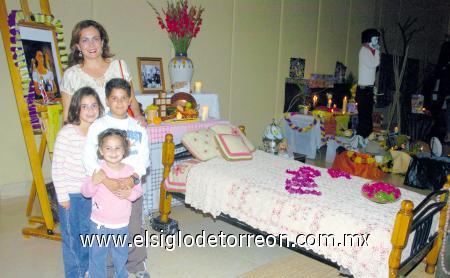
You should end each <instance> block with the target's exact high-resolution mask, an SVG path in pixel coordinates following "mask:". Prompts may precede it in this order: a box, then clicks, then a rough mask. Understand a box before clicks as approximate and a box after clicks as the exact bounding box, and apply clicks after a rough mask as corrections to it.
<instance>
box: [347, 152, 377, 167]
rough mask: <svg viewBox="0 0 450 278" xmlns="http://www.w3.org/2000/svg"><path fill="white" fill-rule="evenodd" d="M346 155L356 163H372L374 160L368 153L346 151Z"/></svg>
mask: <svg viewBox="0 0 450 278" xmlns="http://www.w3.org/2000/svg"><path fill="white" fill-rule="evenodd" d="M347 156H348V157H349V158H350V160H351V161H352V162H354V163H356V164H373V163H375V162H376V160H375V158H374V157H373V156H372V155H369V154H363V153H357V152H354V151H347Z"/></svg>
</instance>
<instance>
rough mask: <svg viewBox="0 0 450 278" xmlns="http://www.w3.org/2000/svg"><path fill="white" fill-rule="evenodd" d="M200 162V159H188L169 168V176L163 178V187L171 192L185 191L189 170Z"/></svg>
mask: <svg viewBox="0 0 450 278" xmlns="http://www.w3.org/2000/svg"><path fill="white" fill-rule="evenodd" d="M198 163H200V160H197V159H190V160H186V161H183V162H180V163H178V164H177V165H175V166H173V167H172V169H170V172H169V176H168V177H167V178H166V179H165V180H164V187H165V188H166V190H167V191H171V192H182V193H184V192H186V182H187V177H188V174H189V170H190V169H191V168H192V166H194V165H196V164H198Z"/></svg>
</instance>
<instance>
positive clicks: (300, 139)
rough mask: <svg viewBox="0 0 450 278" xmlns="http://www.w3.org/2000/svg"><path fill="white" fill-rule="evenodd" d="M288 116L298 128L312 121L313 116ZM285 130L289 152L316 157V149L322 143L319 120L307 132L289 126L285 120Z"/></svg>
mask: <svg viewBox="0 0 450 278" xmlns="http://www.w3.org/2000/svg"><path fill="white" fill-rule="evenodd" d="M290 117H291V118H290V119H291V121H292V123H293V124H294V125H296V126H298V127H300V128H301V127H305V126H307V125H309V124H311V123H313V121H314V117H313V116H311V115H301V114H296V115H292V116H290ZM285 132H286V139H287V142H288V145H289V152H290V153H292V152H296V153H301V154H305V155H306V156H307V157H308V158H309V159H315V158H316V152H317V149H319V148H320V147H321V145H322V142H321V134H320V121H317V123H316V124H315V125H314V126H313V128H312V129H311V130H309V131H307V132H298V131H297V130H294V129H292V128H291V127H289V125H288V124H287V122H285Z"/></svg>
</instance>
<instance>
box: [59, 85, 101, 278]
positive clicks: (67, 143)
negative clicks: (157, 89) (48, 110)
mask: <svg viewBox="0 0 450 278" xmlns="http://www.w3.org/2000/svg"><path fill="white" fill-rule="evenodd" d="M103 111H104V110H103V106H102V104H101V102H100V99H99V97H98V95H97V93H96V92H95V91H94V89H92V88H90V87H83V88H80V89H79V90H77V91H76V92H75V94H74V95H73V97H72V99H71V101H70V107H69V111H68V118H67V122H68V124H66V125H65V126H64V127H63V128H62V129H61V130H60V131H59V133H58V136H57V138H56V142H55V148H54V152H53V163H52V178H53V184H54V185H55V189H56V195H57V198H58V203H59V218H60V224H61V235H62V251H63V261H64V272H65V277H84V276H85V273H86V272H87V270H88V265H89V248H86V247H83V246H82V245H81V242H80V234H89V226H90V222H89V217H90V214H91V200H90V199H87V198H84V197H83V196H82V195H81V193H80V189H81V186H82V185H83V183H84V181H85V179H86V178H85V177H86V174H85V169H84V167H83V163H82V160H81V157H82V153H83V149H84V145H85V141H86V135H87V132H88V129H89V126H90V125H91V124H92V123H93V122H94V121H95V120H96V119H97V118H98V117H99V116H100V115H101V114H103Z"/></svg>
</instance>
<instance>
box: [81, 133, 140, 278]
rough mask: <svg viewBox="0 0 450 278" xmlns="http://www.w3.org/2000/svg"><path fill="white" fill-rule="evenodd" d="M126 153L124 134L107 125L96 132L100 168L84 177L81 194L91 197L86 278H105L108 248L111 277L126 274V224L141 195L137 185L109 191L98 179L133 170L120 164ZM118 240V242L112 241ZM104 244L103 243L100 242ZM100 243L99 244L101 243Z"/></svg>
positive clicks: (119, 177)
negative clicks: (87, 274) (89, 246)
mask: <svg viewBox="0 0 450 278" xmlns="http://www.w3.org/2000/svg"><path fill="white" fill-rule="evenodd" d="M128 153H129V144H128V140H127V133H126V131H124V130H120V129H114V128H109V129H106V130H105V131H103V132H102V133H100V134H99V135H98V151H97V155H98V157H99V159H102V160H103V162H102V163H101V165H100V167H101V170H99V171H97V172H95V173H94V174H93V175H92V178H88V179H87V181H86V183H85V184H84V185H83V187H82V188H81V193H82V194H83V195H84V196H85V197H88V198H92V213H91V228H90V234H91V236H92V238H91V239H92V240H93V242H92V243H93V244H92V246H91V248H90V250H89V277H106V259H107V255H108V251H111V257H112V262H113V265H114V273H115V276H114V277H119V278H121V277H128V273H127V269H126V268H125V264H126V262H127V259H128V244H127V242H128V241H127V238H126V237H127V235H128V223H129V221H130V215H131V202H133V201H135V200H136V199H137V198H139V197H140V196H141V195H142V192H143V191H142V187H141V185H140V184H137V185H135V186H133V188H129V187H127V186H125V187H123V188H121V189H119V190H117V191H114V193H112V192H111V191H110V190H109V189H108V188H107V187H106V186H105V185H104V184H103V183H102V181H103V180H104V179H105V178H106V177H109V178H113V179H121V178H127V177H129V176H131V175H132V174H133V173H134V169H133V167H131V166H129V165H128V164H125V163H122V159H123V158H125V157H126V156H127V155H128ZM114 242H116V243H119V244H115V243H114ZM102 243H106V244H102ZM102 245H103V246H102Z"/></svg>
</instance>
